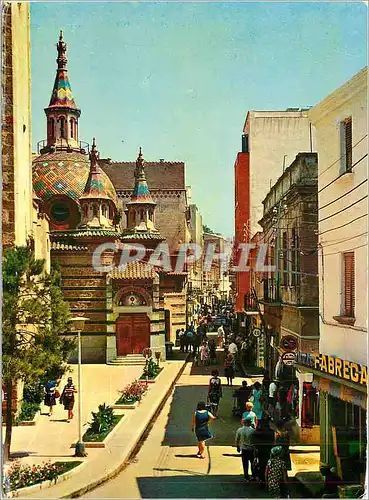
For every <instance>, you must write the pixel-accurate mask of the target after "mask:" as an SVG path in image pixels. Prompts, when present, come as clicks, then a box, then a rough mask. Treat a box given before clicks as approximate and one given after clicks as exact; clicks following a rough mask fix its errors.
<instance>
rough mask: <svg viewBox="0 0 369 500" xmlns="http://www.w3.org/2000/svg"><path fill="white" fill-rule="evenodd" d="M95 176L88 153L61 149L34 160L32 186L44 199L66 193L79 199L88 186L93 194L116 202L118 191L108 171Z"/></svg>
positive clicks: (69, 196)
mask: <svg viewBox="0 0 369 500" xmlns="http://www.w3.org/2000/svg"><path fill="white" fill-rule="evenodd" d="M96 177H97V178H96ZM96 177H95V176H94V177H92V178H91V175H90V161H89V157H88V155H86V154H82V153H77V152H73V153H68V152H63V151H58V152H55V153H46V154H43V155H40V156H38V157H37V158H35V160H34V161H33V189H34V191H35V193H36V194H37V196H39V197H40V198H41V199H43V200H44V201H48V200H50V199H51V198H52V197H53V196H56V195H64V196H67V197H68V198H72V199H73V200H75V201H77V202H78V200H79V199H80V198H81V197H83V195H84V194H86V188H87V187H89V196H90V197H92V198H100V197H104V198H110V199H111V200H112V201H113V202H114V203H115V205H117V194H116V191H115V189H114V186H113V184H112V182H111V180H110V179H109V177H108V176H107V174H105V172H104V171H103V170H101V172H100V173H99V175H98V176H96ZM98 193H104V196H100V195H99V194H98Z"/></svg>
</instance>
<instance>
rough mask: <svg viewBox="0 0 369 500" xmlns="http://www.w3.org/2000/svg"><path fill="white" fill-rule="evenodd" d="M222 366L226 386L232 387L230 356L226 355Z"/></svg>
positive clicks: (231, 361) (232, 371)
mask: <svg viewBox="0 0 369 500" xmlns="http://www.w3.org/2000/svg"><path fill="white" fill-rule="evenodd" d="M223 366H224V376H225V377H226V378H227V385H230V386H231V387H232V385H233V379H234V368H233V356H232V354H227V356H226V358H225V360H224V364H223Z"/></svg>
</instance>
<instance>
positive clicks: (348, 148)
mask: <svg viewBox="0 0 369 500" xmlns="http://www.w3.org/2000/svg"><path fill="white" fill-rule="evenodd" d="M345 152H346V170H347V171H350V170H351V167H352V120H351V118H350V119H349V120H346V121H345Z"/></svg>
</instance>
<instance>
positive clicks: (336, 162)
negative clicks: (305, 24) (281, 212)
mask: <svg viewBox="0 0 369 500" xmlns="http://www.w3.org/2000/svg"><path fill="white" fill-rule="evenodd" d="M367 78H368V76H367V68H364V69H363V70H362V71H360V72H359V73H358V74H356V75H355V76H354V77H353V78H351V80H349V81H348V82H346V83H345V84H344V85H343V86H342V87H340V88H339V89H337V90H336V91H334V92H333V93H332V94H330V95H328V96H327V97H326V98H325V99H323V100H322V101H321V102H320V103H318V104H317V105H316V106H315V107H314V108H312V109H311V110H310V112H309V117H310V119H311V122H312V124H313V125H314V127H315V130H316V140H317V143H316V144H317V151H318V215H319V216H318V221H319V226H318V227H319V243H318V255H319V304H320V311H319V316H320V342H319V351H320V352H319V353H315V354H314V355H313V356H308V355H306V353H301V356H300V359H299V362H300V363H301V364H302V365H305V366H306V365H310V370H309V371H311V372H313V374H314V381H315V383H316V385H317V387H319V389H320V416H321V443H322V447H321V459H322V461H323V462H328V463H329V465H331V466H335V467H337V470H338V473H339V475H341V477H343V478H344V479H350V480H354V481H356V482H362V481H363V477H364V471H365V464H364V463H363V462H364V460H365V458H364V456H365V453H364V449H365V447H366V438H365V427H366V404H367V402H366V399H367V367H366V365H367V349H368V346H367V308H368V298H367V283H368V252H367V231H368V197H367V194H368V192H367V189H368V185H367V181H368V170H367V169H368V139H367V133H368V130H367V123H368V116H367ZM346 442H350V443H351V444H350V446H348V445H347V446H345V445H344V443H346Z"/></svg>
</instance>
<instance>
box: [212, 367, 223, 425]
mask: <svg viewBox="0 0 369 500" xmlns="http://www.w3.org/2000/svg"><path fill="white" fill-rule="evenodd" d="M222 396H223V391H222V382H221V380H220V378H219V371H218V370H213V371H212V372H211V379H210V381H209V389H208V400H209V403H210V405H211V409H212V412H213V415H214V416H215V417H218V409H219V403H220V398H221V397H222Z"/></svg>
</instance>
